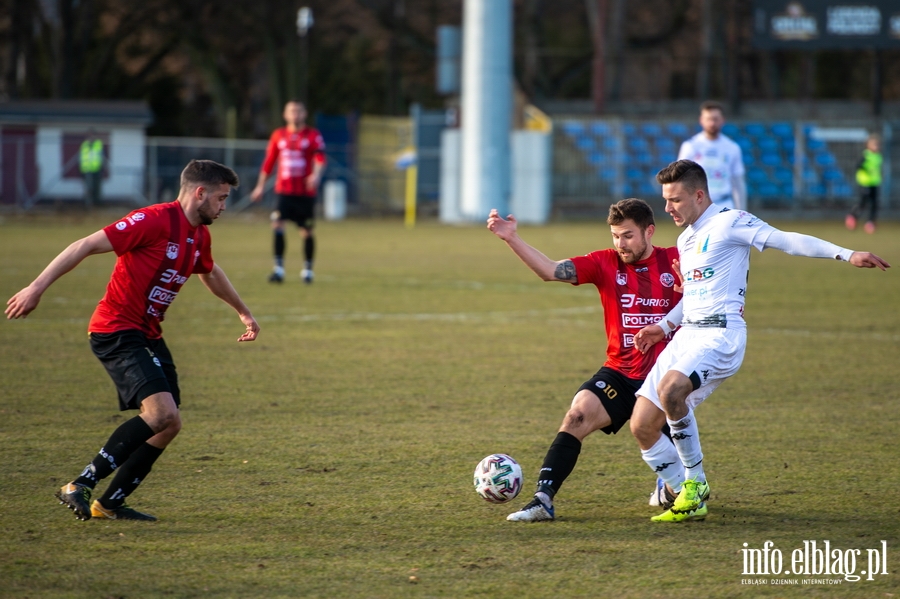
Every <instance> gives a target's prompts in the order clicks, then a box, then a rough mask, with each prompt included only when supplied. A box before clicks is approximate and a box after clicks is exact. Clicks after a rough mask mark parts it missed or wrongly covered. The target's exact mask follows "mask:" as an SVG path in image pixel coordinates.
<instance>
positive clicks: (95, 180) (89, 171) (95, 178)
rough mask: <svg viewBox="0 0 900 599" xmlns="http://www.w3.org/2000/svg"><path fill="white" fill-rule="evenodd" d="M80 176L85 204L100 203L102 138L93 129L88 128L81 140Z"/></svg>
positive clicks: (93, 204) (94, 204)
mask: <svg viewBox="0 0 900 599" xmlns="http://www.w3.org/2000/svg"><path fill="white" fill-rule="evenodd" d="M79 157H80V162H79V164H80V166H81V176H82V177H83V178H84V203H85V205H86V206H88V207H91V206H97V205H98V204H100V184H101V182H102V180H103V140H102V139H100V138H99V137H97V135H96V134H95V133H94V130H93V129H90V130H88V133H87V137H85V139H84V141H83V142H81V151H80V156H79Z"/></svg>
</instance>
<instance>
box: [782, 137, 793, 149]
mask: <svg viewBox="0 0 900 599" xmlns="http://www.w3.org/2000/svg"><path fill="white" fill-rule="evenodd" d="M795 147H796V146H795V143H794V138H793V137H783V138H782V139H781V149H782V150H784V151H785V152H793V151H794V148H795Z"/></svg>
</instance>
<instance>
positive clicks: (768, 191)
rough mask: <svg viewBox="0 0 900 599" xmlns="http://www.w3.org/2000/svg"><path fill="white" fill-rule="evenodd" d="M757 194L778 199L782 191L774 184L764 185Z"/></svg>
mask: <svg viewBox="0 0 900 599" xmlns="http://www.w3.org/2000/svg"><path fill="white" fill-rule="evenodd" d="M757 193H758V194H759V195H760V196H762V197H764V198H777V197H778V196H780V195H781V190H780V189H779V188H778V186H777V185H775V184H774V183H763V184H762V185H760V186H759V189H758V191H757Z"/></svg>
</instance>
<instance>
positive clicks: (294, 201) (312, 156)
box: [250, 100, 325, 283]
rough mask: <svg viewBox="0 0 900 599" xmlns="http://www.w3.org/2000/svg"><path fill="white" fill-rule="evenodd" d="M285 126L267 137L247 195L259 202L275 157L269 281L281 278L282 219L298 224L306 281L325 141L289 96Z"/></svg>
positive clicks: (310, 274) (302, 274)
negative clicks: (272, 260) (272, 255)
mask: <svg viewBox="0 0 900 599" xmlns="http://www.w3.org/2000/svg"><path fill="white" fill-rule="evenodd" d="M284 121H285V123H286V124H287V126H285V127H281V128H280V129H276V130H275V131H274V132H273V133H272V136H271V137H270V138H269V147H268V148H267V149H266V158H265V160H264V161H263V164H262V168H261V169H260V171H259V181H258V182H257V183H256V187H255V188H253V192H252V193H251V194H250V199H252V200H253V201H254V202H258V201H260V200H261V199H262V197H263V190H264V187H265V184H266V179H268V178H269V176H270V175H271V174H272V169H273V168H274V166H275V161H276V160H277V161H278V175H277V178H276V180H275V193H276V194H277V195H278V206H277V208H276V209H275V212H273V213H272V229H273V232H274V235H275V268H274V270H273V271H272V274H271V275H269V281H271V282H273V283H281V282H282V281H283V280H284V249H285V241H284V221H286V220H291V221H294V222H295V223H297V226H298V227H300V233H301V235H302V236H303V256H304V258H305V262H304V264H303V270H302V271H301V272H300V278H301V279H303V282H305V283H312V280H313V255H314V254H315V249H316V246H315V243H316V241H315V237H314V236H313V228H314V227H315V207H316V194H317V192H318V189H319V182H320V181H321V179H322V172H323V171H324V170H325V142H324V141H323V140H322V135H321V134H320V133H319V132H318V131H316V130H315V129H313V128H312V127H308V126H307V125H306V106H304V105H303V103H302V102H297V101H296V100H291V101H290V102H288V103H287V104H285V106H284Z"/></svg>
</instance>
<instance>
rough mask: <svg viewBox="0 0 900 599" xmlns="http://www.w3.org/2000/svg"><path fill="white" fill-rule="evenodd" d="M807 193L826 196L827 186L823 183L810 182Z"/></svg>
mask: <svg viewBox="0 0 900 599" xmlns="http://www.w3.org/2000/svg"><path fill="white" fill-rule="evenodd" d="M806 194H807V195H811V196H824V195H825V186H824V185H822V184H821V183H810V184H807V185H806Z"/></svg>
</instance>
